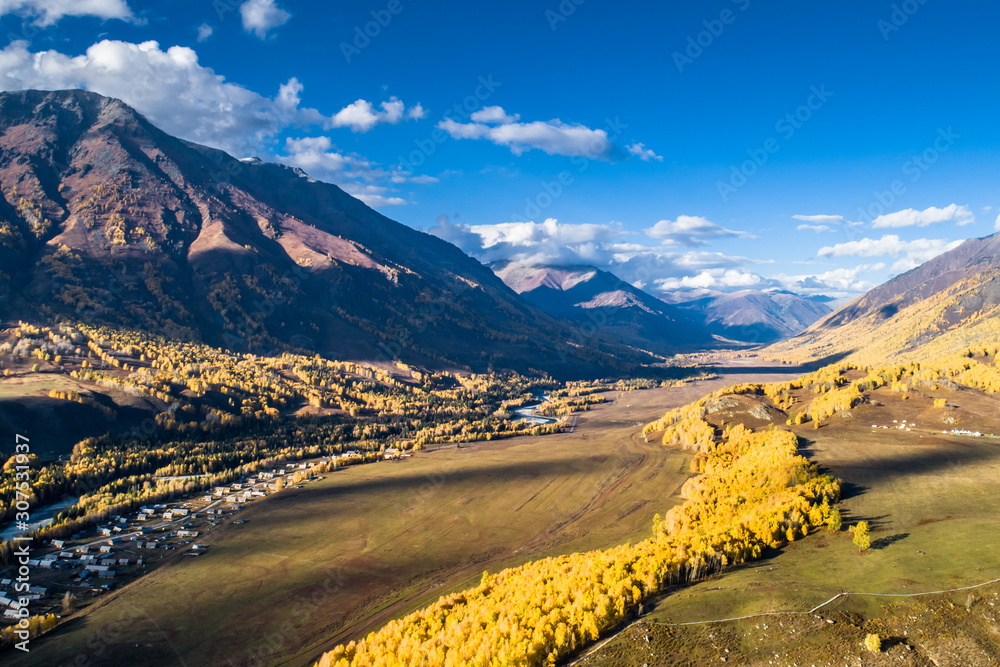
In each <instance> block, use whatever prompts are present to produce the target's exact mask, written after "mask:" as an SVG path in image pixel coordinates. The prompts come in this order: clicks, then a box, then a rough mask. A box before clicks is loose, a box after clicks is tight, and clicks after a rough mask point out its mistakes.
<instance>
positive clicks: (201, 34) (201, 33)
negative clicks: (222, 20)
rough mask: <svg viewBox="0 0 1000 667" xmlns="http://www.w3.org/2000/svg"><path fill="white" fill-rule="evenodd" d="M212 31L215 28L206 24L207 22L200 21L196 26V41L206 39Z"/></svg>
mask: <svg viewBox="0 0 1000 667" xmlns="http://www.w3.org/2000/svg"><path fill="white" fill-rule="evenodd" d="M213 32H215V28H213V27H212V26H210V25H208V24H207V23H202V24H201V25H200V26H198V41H199V42H204V41H205V40H207V39H208V38H209V37H211V36H212V33H213Z"/></svg>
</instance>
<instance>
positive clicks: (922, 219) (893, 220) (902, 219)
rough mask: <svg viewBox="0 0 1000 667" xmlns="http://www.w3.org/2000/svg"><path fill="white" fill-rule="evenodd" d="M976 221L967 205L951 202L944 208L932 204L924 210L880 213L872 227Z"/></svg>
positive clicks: (916, 225) (911, 209)
mask: <svg viewBox="0 0 1000 667" xmlns="http://www.w3.org/2000/svg"><path fill="white" fill-rule="evenodd" d="M975 221H976V218H975V216H974V215H973V214H972V212H971V211H970V210H969V209H968V207H967V206H959V205H957V204H950V205H948V206H945V207H944V208H937V207H935V206H931V207H930V208H927V209H924V210H923V211H918V210H916V209H913V208H908V209H904V210H902V211H896V212H895V213H887V214H885V215H880V216H879V217H877V218H875V220H874V221H872V227H874V228H876V229H882V228H886V227H926V226H927V225H932V224H934V223H938V222H954V223H955V224H957V225H959V226H961V225H971V224H972V223H974V222H975Z"/></svg>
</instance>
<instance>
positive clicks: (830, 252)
mask: <svg viewBox="0 0 1000 667" xmlns="http://www.w3.org/2000/svg"><path fill="white" fill-rule="evenodd" d="M962 243H963V242H962V241H961V240H959V241H948V240H947V239H915V240H913V241H904V240H902V239H900V238H899V237H898V236H896V235H895V234H886V235H885V236H883V237H882V238H880V239H870V238H863V239H861V240H858V241H849V242H847V243H838V244H836V245H833V246H826V247H824V248H820V250H819V256H820V257H892V256H899V255H902V257H900V259H898V260H897V261H896V262H895V263H894V264H893V265H892V270H893V271H895V272H897V273H898V272H900V271H909V270H910V269H912V268H915V267H917V266H920V265H921V264H923V263H924V262H926V261H927V260H929V259H932V258H934V257H937V256H938V255H940V254H941V253H944V252H947V251H949V250H952V249H953V248H957V247H958V246H960V245H961V244H962Z"/></svg>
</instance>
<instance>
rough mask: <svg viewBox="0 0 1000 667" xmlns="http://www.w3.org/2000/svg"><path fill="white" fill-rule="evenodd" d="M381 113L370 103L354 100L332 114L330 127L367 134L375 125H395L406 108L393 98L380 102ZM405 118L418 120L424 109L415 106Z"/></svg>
mask: <svg viewBox="0 0 1000 667" xmlns="http://www.w3.org/2000/svg"><path fill="white" fill-rule="evenodd" d="M380 106H381V111H376V110H375V107H374V106H373V105H372V103H371V102H369V101H367V100H361V99H359V100H356V101H354V102H352V103H350V104H348V105H347V106H346V107H344V108H343V109H341V110H340V111H338V112H337V113H336V114H334V116H333V118H332V119H331V120H330V126H331V127H349V128H351V131H352V132H362V133H364V132H367V131H368V130H370V129H372V128H373V127H375V126H376V125H379V124H381V123H388V124H389V125H395V124H396V123H398V122H399V121H401V120H402V119H403V116H404V111H405V109H406V106H405V105H404V104H403V103H402V102H401V101H400V100H398V99H396V98H395V97H391V98H389V101H388V102H382V104H381V105H380ZM405 115H406V117H407V118H410V119H419V118H423V117H424V116H425V115H426V112H425V111H424V108H423V107H422V106H420V104H417V105H416V106H413V107H410V109H409V111H407V112H406V113H405Z"/></svg>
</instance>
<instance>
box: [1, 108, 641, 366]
mask: <svg viewBox="0 0 1000 667" xmlns="http://www.w3.org/2000/svg"><path fill="white" fill-rule="evenodd" d="M0 190H2V192H0V307H2V308H3V312H4V313H5V314H6V315H5V317H10V316H14V317H18V316H21V317H25V318H37V317H39V315H41V316H43V317H69V318H72V319H82V320H86V321H90V322H94V323H108V324H113V325H117V326H124V327H129V328H134V329H141V330H144V331H147V332H150V333H158V334H163V335H167V336H170V337H180V338H184V339H188V340H191V339H194V340H204V341H206V342H210V343H214V344H219V345H223V346H225V347H229V348H231V349H235V350H237V351H240V350H264V351H274V350H275V349H276V348H278V349H281V348H282V346H289V345H291V346H293V347H297V348H305V349H311V350H315V351H318V352H322V353H323V354H325V355H327V356H329V357H332V358H338V359H345V360H362V361H372V360H376V361H378V360H381V361H385V362H391V361H393V360H395V359H396V358H402V359H404V360H407V359H408V360H411V361H416V362H417V363H426V364H436V365H439V366H449V367H454V366H455V365H456V364H466V365H468V366H469V367H473V368H477V369H488V368H491V367H497V368H514V369H517V370H525V371H528V370H546V371H550V372H553V373H557V374H571V375H575V376H581V375H587V374H591V373H597V374H606V373H608V372H615V371H614V370H612V369H626V368H632V367H634V365H635V364H636V363H638V362H641V361H651V360H653V359H654V358H653V357H652V356H651V355H648V354H645V353H641V352H637V351H635V350H634V349H630V348H628V347H625V346H622V345H620V344H617V343H615V342H614V341H611V340H607V339H603V338H593V339H588V340H585V341H583V342H582V343H579V344H577V345H576V346H571V347H567V345H566V343H565V341H566V340H567V339H569V338H570V337H571V335H572V330H571V329H570V328H569V327H568V326H567V325H566V324H565V323H562V322H559V321H557V320H556V319H554V318H552V317H551V316H549V315H546V314H545V313H544V312H542V311H541V310H539V309H537V308H536V307H534V306H532V305H531V304H530V303H528V302H527V301H525V300H524V299H522V298H520V297H519V296H517V294H515V293H514V292H513V291H511V290H510V289H509V288H507V287H506V285H504V283H503V282H502V281H501V280H500V279H499V278H497V277H496V276H495V275H494V274H493V273H492V272H491V271H490V270H489V269H487V268H486V267H484V266H483V265H482V264H480V263H479V262H477V261H476V260H474V259H472V258H470V257H468V256H467V255H465V254H464V253H462V252H461V251H460V250H459V249H458V248H456V247H455V246H453V245H451V244H449V243H447V242H445V241H443V240H441V239H438V238H436V237H434V236H431V235H429V234H425V233H423V232H419V231H417V230H415V229H412V228H410V227H407V226H405V225H401V224H399V223H397V222H394V221H392V220H390V219H388V218H386V217H385V216H383V215H381V214H380V213H378V212H376V211H374V210H372V209H371V208H369V207H368V206H366V205H365V204H364V203H362V202H361V201H359V200H357V199H355V198H354V197H351V196H350V195H348V194H347V193H345V192H344V191H343V190H341V189H340V188H338V187H336V186H335V185H331V184H328V183H322V182H319V181H316V180H314V179H312V178H310V177H309V176H308V175H307V174H306V173H305V172H304V171H302V170H301V169H299V168H296V167H290V166H286V165H278V164H270V163H265V162H263V161H262V160H259V159H253V158H251V159H248V160H243V161H241V160H237V159H236V158H233V157H231V156H229V155H228V154H226V153H224V152H223V151H220V150H217V149H213V148H208V147H205V146H199V145H196V144H193V143H190V142H187V141H183V140H181V139H178V138H176V137H172V136H170V135H168V134H166V133H165V132H163V131H161V130H159V129H158V128H156V127H155V126H153V125H152V124H151V123H149V122H148V121H147V120H146V119H145V118H144V117H143V116H142V115H141V114H139V113H137V112H136V111H135V110H134V109H132V108H131V107H129V106H128V105H126V104H125V103H123V102H121V101H120V100H115V99H111V98H107V97H103V96H100V95H98V94H96V93H91V92H88V91H83V90H65V91H38V90H26V91H18V92H9V93H0ZM588 369H589V370H588Z"/></svg>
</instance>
